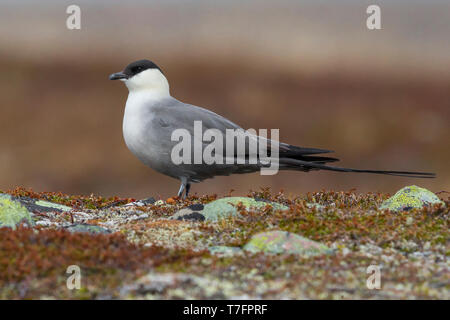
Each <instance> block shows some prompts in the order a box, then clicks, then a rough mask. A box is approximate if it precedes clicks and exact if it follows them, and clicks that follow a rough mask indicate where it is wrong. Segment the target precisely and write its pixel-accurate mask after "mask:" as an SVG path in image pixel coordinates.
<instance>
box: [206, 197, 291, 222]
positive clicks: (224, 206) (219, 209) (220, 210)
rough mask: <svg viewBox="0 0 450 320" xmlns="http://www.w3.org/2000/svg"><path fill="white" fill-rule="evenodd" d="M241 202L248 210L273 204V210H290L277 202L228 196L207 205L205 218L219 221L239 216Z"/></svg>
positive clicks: (261, 208) (260, 208)
mask: <svg viewBox="0 0 450 320" xmlns="http://www.w3.org/2000/svg"><path fill="white" fill-rule="evenodd" d="M239 204H242V205H243V206H244V207H245V209H246V210H250V209H252V210H263V209H264V208H265V207H266V206H267V205H269V206H271V207H272V208H273V210H289V208H288V207H286V206H284V205H282V204H279V203H275V202H269V201H265V200H259V199H253V198H246V197H227V198H222V199H218V200H215V201H213V202H210V203H208V204H207V205H205V208H204V209H203V211H202V214H203V215H204V216H205V219H206V220H209V221H217V220H219V219H224V218H228V217H231V216H238V215H239V212H238V209H237V206H238V205H239Z"/></svg>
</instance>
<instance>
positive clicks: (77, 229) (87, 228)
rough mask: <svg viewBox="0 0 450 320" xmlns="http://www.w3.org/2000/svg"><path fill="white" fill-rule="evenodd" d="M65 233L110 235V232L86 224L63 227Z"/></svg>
mask: <svg viewBox="0 0 450 320" xmlns="http://www.w3.org/2000/svg"><path fill="white" fill-rule="evenodd" d="M65 229H66V230H67V231H70V232H72V233H73V232H84V233H90V234H108V233H111V230H108V229H105V228H103V227H100V226H96V225H93V224H86V223H78V224H73V225H70V226H67V227H65Z"/></svg>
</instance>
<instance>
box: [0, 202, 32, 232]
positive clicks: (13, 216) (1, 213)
mask: <svg viewBox="0 0 450 320" xmlns="http://www.w3.org/2000/svg"><path fill="white" fill-rule="evenodd" d="M24 221H25V222H27V223H28V224H29V225H33V224H34V223H33V219H32V218H31V214H30V212H28V210H27V209H26V208H25V207H24V206H22V205H21V204H20V203H19V202H17V201H14V200H13V199H12V198H11V196H10V195H7V194H0V227H10V228H12V229H15V228H16V226H17V225H18V224H20V223H21V222H24Z"/></svg>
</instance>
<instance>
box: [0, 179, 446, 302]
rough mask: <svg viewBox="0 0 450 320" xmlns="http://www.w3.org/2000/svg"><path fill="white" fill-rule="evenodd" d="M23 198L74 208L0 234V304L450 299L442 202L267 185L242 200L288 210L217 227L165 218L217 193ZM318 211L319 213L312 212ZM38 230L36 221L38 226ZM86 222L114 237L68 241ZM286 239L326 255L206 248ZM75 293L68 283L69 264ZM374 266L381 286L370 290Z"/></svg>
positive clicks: (244, 214) (78, 236) (81, 236)
mask: <svg viewBox="0 0 450 320" xmlns="http://www.w3.org/2000/svg"><path fill="white" fill-rule="evenodd" d="M8 193H9V194H11V195H14V196H26V197H31V198H36V199H42V200H46V201H51V202H55V203H59V204H63V205H68V206H71V207H74V208H76V210H75V211H74V212H59V213H52V214H50V213H46V214H44V213H43V214H35V215H34V219H35V220H36V226H35V227H34V228H28V227H23V226H21V227H18V228H16V230H12V229H10V228H0V298H1V299H24V298H25V299H54V298H56V299H60V298H62V299H105V298H106V299H114V298H120V299H123V298H126V299H128V298H130V299H180V298H181V299H200V298H202V299H224V298H263V299H354V298H363V299H449V298H450V294H449V292H450V290H449V289H450V272H449V267H450V264H449V261H448V256H449V254H450V242H449V239H450V238H449V219H448V214H449V198H448V193H445V192H444V193H440V194H438V196H440V198H441V199H442V200H443V201H444V202H445V205H440V204H438V205H434V206H431V207H424V208H422V209H411V210H408V211H402V212H398V213H396V212H391V211H389V210H380V209H378V207H379V206H380V204H381V202H382V201H383V200H385V199H387V198H388V197H389V195H388V194H381V193H368V194H358V193H357V192H355V191H354V190H352V191H347V192H335V191H320V192H314V193H308V194H304V195H298V196H287V195H285V194H284V193H282V192H278V193H273V192H271V191H270V190H269V189H267V188H263V189H260V190H259V191H255V192H250V193H249V194H248V195H247V196H248V197H253V198H259V199H267V200H270V201H274V202H278V203H280V204H283V205H285V206H287V207H289V210H287V211H274V210H273V209H272V208H270V207H269V206H267V207H266V208H265V209H262V210H260V211H257V212H256V211H250V212H249V211H246V210H244V209H242V210H240V215H239V216H237V217H231V218H228V219H224V220H220V221H218V222H205V221H198V222H196V221H178V220H169V218H170V217H171V216H172V215H173V214H174V213H175V212H176V211H178V210H179V209H181V208H184V207H186V206H188V205H191V204H196V203H202V204H207V203H209V202H211V201H212V200H215V199H217V196H216V195H205V196H191V197H190V198H189V199H186V200H181V199H178V198H170V199H166V200H165V201H163V203H161V202H160V203H158V204H151V205H145V206H140V207H134V206H123V205H124V204H127V203H130V202H132V201H134V199H121V198H117V197H111V198H103V197H99V196H93V195H91V196H70V195H65V194H62V193H50V192H44V193H35V192H33V191H31V190H25V189H23V188H17V189H14V190H9V191H8ZM311 203H316V204H319V205H322V206H323V207H320V206H311V205H310V204H311ZM44 220H45V221H46V223H39V221H44ZM71 223H89V224H94V225H99V226H102V227H104V228H108V229H109V230H111V231H112V233H111V234H95V235H93V234H89V233H71V232H69V231H67V230H65V229H64V228H62V226H64V225H66V224H71ZM269 230H283V231H288V232H292V233H295V234H298V235H301V236H303V237H306V238H309V239H311V240H314V241H317V242H320V243H323V244H325V245H327V246H328V247H329V248H332V249H333V253H332V254H329V255H322V256H314V257H299V256H296V255H283V254H279V255H267V254H262V253H258V254H252V253H249V252H245V251H242V250H241V251H236V253H233V254H214V253H211V252H210V251H209V250H208V248H209V247H211V246H232V247H242V246H244V245H245V244H246V243H247V242H248V241H249V239H250V238H251V237H252V236H253V235H255V234H256V233H259V232H263V231H269ZM70 265H77V266H79V267H80V270H81V288H80V289H74V290H70V289H68V288H67V286H66V282H67V279H68V277H69V276H70V275H69V274H67V273H66V271H67V268H68V266H70ZM370 265H376V266H379V267H380V268H381V288H380V289H369V288H368V287H367V285H366V282H367V279H368V278H369V276H370V275H371V274H369V273H367V268H368V267H369V266H370Z"/></svg>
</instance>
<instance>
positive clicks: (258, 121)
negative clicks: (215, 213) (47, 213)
mask: <svg viewBox="0 0 450 320" xmlns="http://www.w3.org/2000/svg"><path fill="white" fill-rule="evenodd" d="M425 3H426V4H425ZM70 4H72V2H71V1H46V2H40V3H39V5H38V4H36V3H35V2H32V1H0V70H1V76H0V105H1V108H2V114H1V117H0V132H1V137H2V139H1V146H0V147H1V149H0V150H1V153H0V189H2V190H6V189H10V188H13V187H15V186H19V185H20V186H25V187H30V188H33V189H34V190H35V191H63V192H65V193H75V194H89V193H96V194H100V195H105V196H110V195H119V196H127V197H137V198H142V197H147V196H156V197H158V196H161V197H163V198H164V197H168V196H171V195H174V194H175V192H176V191H177V190H178V184H179V183H178V181H176V180H173V179H171V178H168V177H165V176H163V175H160V174H158V173H156V172H154V171H152V170H151V169H149V168H146V167H145V166H144V165H142V164H141V163H140V162H139V161H138V160H137V159H136V158H135V157H134V156H133V155H132V154H131V153H130V152H129V151H128V150H127V148H126V146H125V143H124V141H123V138H122V116H123V108H124V104H125V101H126V97H127V94H128V91H127V89H126V88H125V86H124V85H123V84H122V83H117V82H111V81H108V75H109V74H110V73H112V72H116V71H120V70H122V68H123V67H124V66H125V65H127V64H128V63H129V62H131V61H133V60H137V59H142V58H147V59H151V60H153V61H155V62H156V63H157V64H158V65H160V66H161V67H162V69H163V70H164V71H165V74H166V76H167V77H168V80H169V82H170V85H171V93H172V95H173V96H175V97H176V98H178V99H180V100H182V101H185V102H189V103H192V104H196V105H200V106H204V107H207V108H209V109H211V110H213V111H215V112H217V113H219V114H221V115H223V116H225V117H228V118H229V119H231V120H233V121H235V122H237V123H239V124H240V125H241V126H243V127H245V128H255V129H259V128H279V129H280V138H281V139H282V140H283V141H285V142H289V143H292V144H296V145H301V146H309V147H319V148H329V149H332V150H335V151H336V153H335V156H336V157H338V158H340V159H341V162H340V163H339V165H342V166H353V167H358V168H374V169H391V170H416V171H430V172H436V173H437V174H438V178H437V179H434V180H418V179H407V178H399V177H389V176H377V175H367V174H340V173H332V172H314V173H309V174H305V173H297V172H282V173H279V174H278V175H276V176H260V175H259V174H258V173H255V174H251V175H242V176H232V177H221V178H216V179H214V180H207V181H205V182H203V183H201V184H196V185H194V187H193V191H194V192H197V193H199V194H202V193H218V194H219V195H224V194H226V193H227V192H228V191H229V190H230V189H235V190H236V191H235V193H234V194H243V193H245V192H247V191H248V190H249V189H258V188H259V187H260V186H270V187H271V188H272V190H275V191H278V190H280V189H284V190H285V192H287V193H299V192H306V191H316V190H320V189H335V190H348V189H351V188H356V189H357V191H359V192H366V191H383V192H391V193H392V192H394V191H396V189H398V188H400V187H401V186H404V185H409V184H418V185H421V186H424V187H427V188H429V189H431V190H432V191H435V192H436V191H441V190H445V189H446V190H449V189H450V168H449V163H450V148H449V147H450V145H449V141H450V126H449V123H450V121H449V120H450V37H449V36H448V35H449V34H450V4H449V3H448V2H446V1H423V2H414V1H413V2H411V1H400V0H397V1H389V2H388V1H377V4H378V5H380V6H381V10H382V16H381V17H382V30H375V31H369V30H368V29H367V28H366V25H365V23H366V18H367V14H366V8H367V6H368V5H369V4H371V2H366V1H331V0H330V1H277V2H275V1H272V2H265V1H245V4H242V3H240V2H239V1H213V0H211V1H187V0H185V1H182V0H178V1H174V0H169V1H134V2H133V1H131V2H130V1H128V2H127V3H125V2H119V1H96V2H95V3H94V4H93V3H90V2H89V1H77V2H76V4H77V5H79V6H80V7H81V19H82V20H81V21H82V24H81V30H68V29H67V28H66V18H67V16H68V15H67V14H66V13H65V12H66V8H67V6H68V5H70Z"/></svg>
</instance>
